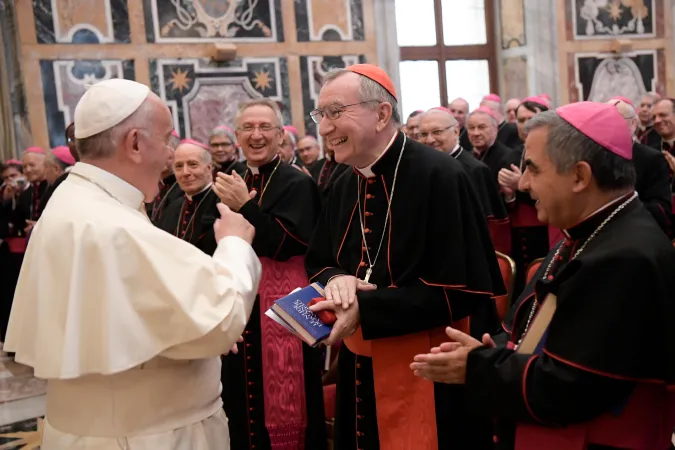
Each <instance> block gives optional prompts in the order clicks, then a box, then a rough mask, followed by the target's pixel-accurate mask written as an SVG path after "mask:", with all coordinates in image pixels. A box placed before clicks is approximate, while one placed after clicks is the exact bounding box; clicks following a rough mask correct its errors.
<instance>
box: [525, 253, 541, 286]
mask: <svg viewBox="0 0 675 450" xmlns="http://www.w3.org/2000/svg"><path fill="white" fill-rule="evenodd" d="M542 261H544V258H537V259H535V260H534V261H532V262H531V263H530V265H529V266H527V272H526V273H525V284H529V283H530V281H532V277H534V274H535V273H537V270H539V266H541V263H542Z"/></svg>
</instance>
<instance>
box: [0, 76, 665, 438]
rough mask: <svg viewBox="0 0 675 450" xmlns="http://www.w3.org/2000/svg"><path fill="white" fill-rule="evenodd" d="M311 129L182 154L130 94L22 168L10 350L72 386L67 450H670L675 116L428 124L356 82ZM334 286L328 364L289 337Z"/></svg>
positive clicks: (623, 103)
mask: <svg viewBox="0 0 675 450" xmlns="http://www.w3.org/2000/svg"><path fill="white" fill-rule="evenodd" d="M311 119H312V120H313V121H314V122H315V123H316V124H317V133H318V136H314V135H311V134H307V135H304V136H302V135H300V134H299V133H298V131H297V129H296V128H295V127H293V126H292V125H288V124H284V122H283V117H282V114H281V112H280V110H279V107H278V105H277V104H276V102H274V101H272V100H270V99H266V98H257V99H253V100H250V101H247V102H244V103H242V104H241V105H239V109H238V112H237V114H236V117H235V118H234V119H233V122H232V123H230V124H228V125H229V126H228V125H225V124H223V125H220V126H217V127H215V128H214V129H213V130H212V132H211V133H210V136H209V137H208V139H206V140H204V141H198V140H195V139H191V138H182V137H181V136H180V135H179V134H178V132H177V131H176V130H174V129H173V125H172V124H173V123H174V121H173V119H172V118H171V115H170V112H169V109H168V108H167V107H166V105H165V104H164V102H163V101H162V100H161V99H159V97H157V96H156V95H155V94H153V93H152V92H150V91H149V90H148V88H147V87H145V86H143V85H140V84H138V83H135V82H132V81H127V80H108V81H104V82H101V83H98V84H97V85H94V86H93V87H91V88H90V89H88V90H87V92H86V93H85V95H84V96H83V98H82V100H80V102H79V103H78V106H77V109H76V110H75V116H74V122H73V123H71V124H70V125H69V126H68V127H67V128H66V129H65V130H64V133H65V141H66V143H67V146H59V147H55V148H52V149H42V148H39V147H29V148H27V149H25V150H23V151H22V152H21V159H20V160H14V159H11V160H7V161H4V163H3V164H2V166H1V173H2V180H1V181H2V186H1V187H0V201H1V203H0V239H1V245H0V333H1V335H0V341H2V342H4V343H5V344H4V345H5V351H7V352H11V353H10V355H12V356H13V357H15V358H16V360H17V361H18V362H20V363H23V364H26V365H29V366H31V367H33V369H34V371H35V375H36V376H37V377H40V378H45V379H47V380H48V393H47V415H46V419H45V429H44V435H43V448H44V449H45V450H51V449H58V450H61V449H69V450H70V449H93V448H97V449H102V450H106V449H118V448H122V449H131V450H136V449H143V450H146V449H147V450H149V449H160V448H161V449H176V450H178V449H185V450H201V449H204V450H206V449H209V450H211V449H212V450H227V449H233V450H254V449H255V450H326V449H327V448H328V447H327V446H328V445H329V444H328V442H329V441H330V442H331V445H332V446H333V448H334V449H335V450H378V449H381V450H437V449H438V450H445V449H448V450H451V449H458V450H459V449H461V450H474V449H475V450H483V449H485V450H488V449H503V450H507V449H509V450H512V449H513V450H535V449H547V450H549V449H550V450H585V449H589V450H600V449H632V450H665V449H668V448H670V445H671V444H670V440H671V434H672V431H673V427H674V426H675V397H673V396H672V395H673V394H671V390H670V388H671V387H673V384H675V338H674V337H673V333H672V330H673V326H674V325H675V249H674V248H673V245H672V242H671V239H672V238H673V237H674V233H675V224H673V217H674V212H675V211H674V209H673V202H672V196H673V189H674V188H675V183H674V174H675V99H670V98H662V97H661V96H659V95H657V94H654V93H648V94H645V95H644V96H643V97H642V99H641V101H640V103H639V104H634V103H633V102H632V101H631V100H629V99H627V98H625V97H621V96H616V97H613V98H611V99H609V100H608V101H607V102H605V103H598V102H579V103H573V104H568V105H553V104H552V101H551V98H550V97H549V96H548V95H546V94H541V95H538V96H532V97H527V98H524V99H509V100H508V101H506V102H502V99H501V98H500V97H499V96H498V95H496V94H489V93H486V95H485V97H483V99H482V101H481V102H480V104H479V105H469V103H468V102H467V101H466V100H464V99H462V98H457V99H455V100H453V101H452V102H450V103H449V104H448V105H447V107H445V106H438V107H434V108H431V109H429V110H426V111H422V110H418V111H415V112H413V113H412V114H410V115H409V116H408V117H407V120H403V119H406V118H402V117H401V116H400V113H399V105H398V97H397V93H396V91H395V88H394V86H393V83H392V81H391V79H390V78H389V77H388V75H387V74H386V73H385V72H384V71H383V70H382V69H381V68H379V67H376V66H373V65H368V64H358V65H355V66H351V67H348V68H346V69H336V70H333V71H331V72H329V73H328V75H327V76H326V79H325V81H324V84H323V87H322V89H321V92H320V95H319V99H318V105H317V109H316V110H314V111H312V113H311ZM53 140H57V139H53ZM312 282H317V283H320V284H321V285H322V286H323V287H324V294H325V295H324V298H322V299H321V300H322V301H321V302H319V303H318V304H316V305H314V306H312V308H311V309H312V310H313V311H315V312H320V311H322V310H330V311H333V312H334V314H335V316H336V318H337V320H336V321H335V323H334V324H333V328H332V332H331V334H330V336H329V337H328V338H327V339H326V340H325V341H324V342H322V343H321V344H320V345H317V346H315V347H310V346H308V345H306V344H304V343H303V342H302V341H301V340H300V339H299V338H298V337H296V336H295V335H293V334H291V333H289V332H288V331H287V330H285V329H284V328H283V327H281V326H280V325H278V324H276V323H275V322H274V321H272V320H271V319H270V318H269V317H267V316H266V314H265V313H266V311H267V310H268V309H269V308H270V307H271V305H272V304H273V303H274V301H275V300H277V299H279V298H280V297H283V296H285V295H287V294H288V293H289V292H291V291H292V290H293V289H295V288H298V287H304V286H306V285H308V284H309V283H312ZM327 424H328V425H329V426H327ZM329 437H330V440H329Z"/></svg>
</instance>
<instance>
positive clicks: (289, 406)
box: [258, 256, 308, 450]
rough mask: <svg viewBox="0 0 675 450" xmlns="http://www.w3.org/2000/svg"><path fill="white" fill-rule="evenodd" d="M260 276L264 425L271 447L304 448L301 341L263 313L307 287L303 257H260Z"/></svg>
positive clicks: (304, 420)
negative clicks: (280, 260)
mask: <svg viewBox="0 0 675 450" xmlns="http://www.w3.org/2000/svg"><path fill="white" fill-rule="evenodd" d="M260 261H261V263H262V268H263V270H262V277H261V280H260V288H259V290H258V295H259V297H260V300H259V301H260V332H261V341H262V366H263V383H264V387H263V392H264V402H265V427H266V428H267V431H268V433H269V436H270V441H271V444H272V449H273V450H304V448H305V429H306V428H307V410H306V402H305V372H304V366H303V356H302V341H301V340H300V339H298V338H297V337H296V336H293V335H292V334H291V333H289V332H288V331H287V330H286V329H284V328H283V327H281V326H279V325H278V324H276V323H274V321H273V320H272V319H270V318H269V317H267V316H266V315H265V311H267V310H268V309H269V308H270V307H271V306H272V304H273V303H274V301H275V300H278V299H279V298H281V297H284V296H286V295H288V293H289V292H291V291H292V290H293V289H295V288H298V287H299V288H302V287H305V286H307V284H308V281H307V272H306V271H305V264H304V257H302V256H296V257H293V258H291V259H290V260H288V261H286V262H279V261H274V260H271V259H269V258H260Z"/></svg>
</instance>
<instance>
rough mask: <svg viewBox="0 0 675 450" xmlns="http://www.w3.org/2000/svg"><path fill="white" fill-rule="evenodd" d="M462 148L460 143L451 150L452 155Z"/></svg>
mask: <svg viewBox="0 0 675 450" xmlns="http://www.w3.org/2000/svg"><path fill="white" fill-rule="evenodd" d="M461 148H462V147H460V145H459V144H457V145H455V148H453V149H452V151H451V152H450V156H454V155H455V153H457V152H458V151H459V150H460V149H461Z"/></svg>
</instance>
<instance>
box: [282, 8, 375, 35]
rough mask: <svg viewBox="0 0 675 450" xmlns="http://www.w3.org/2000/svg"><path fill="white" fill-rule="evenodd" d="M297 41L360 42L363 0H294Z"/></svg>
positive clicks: (362, 32) (362, 30)
mask: <svg viewBox="0 0 675 450" xmlns="http://www.w3.org/2000/svg"><path fill="white" fill-rule="evenodd" d="M295 23H296V25H297V27H298V37H297V39H298V42H308V41H309V42H315V41H363V40H364V39H365V33H364V29H363V0H295Z"/></svg>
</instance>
